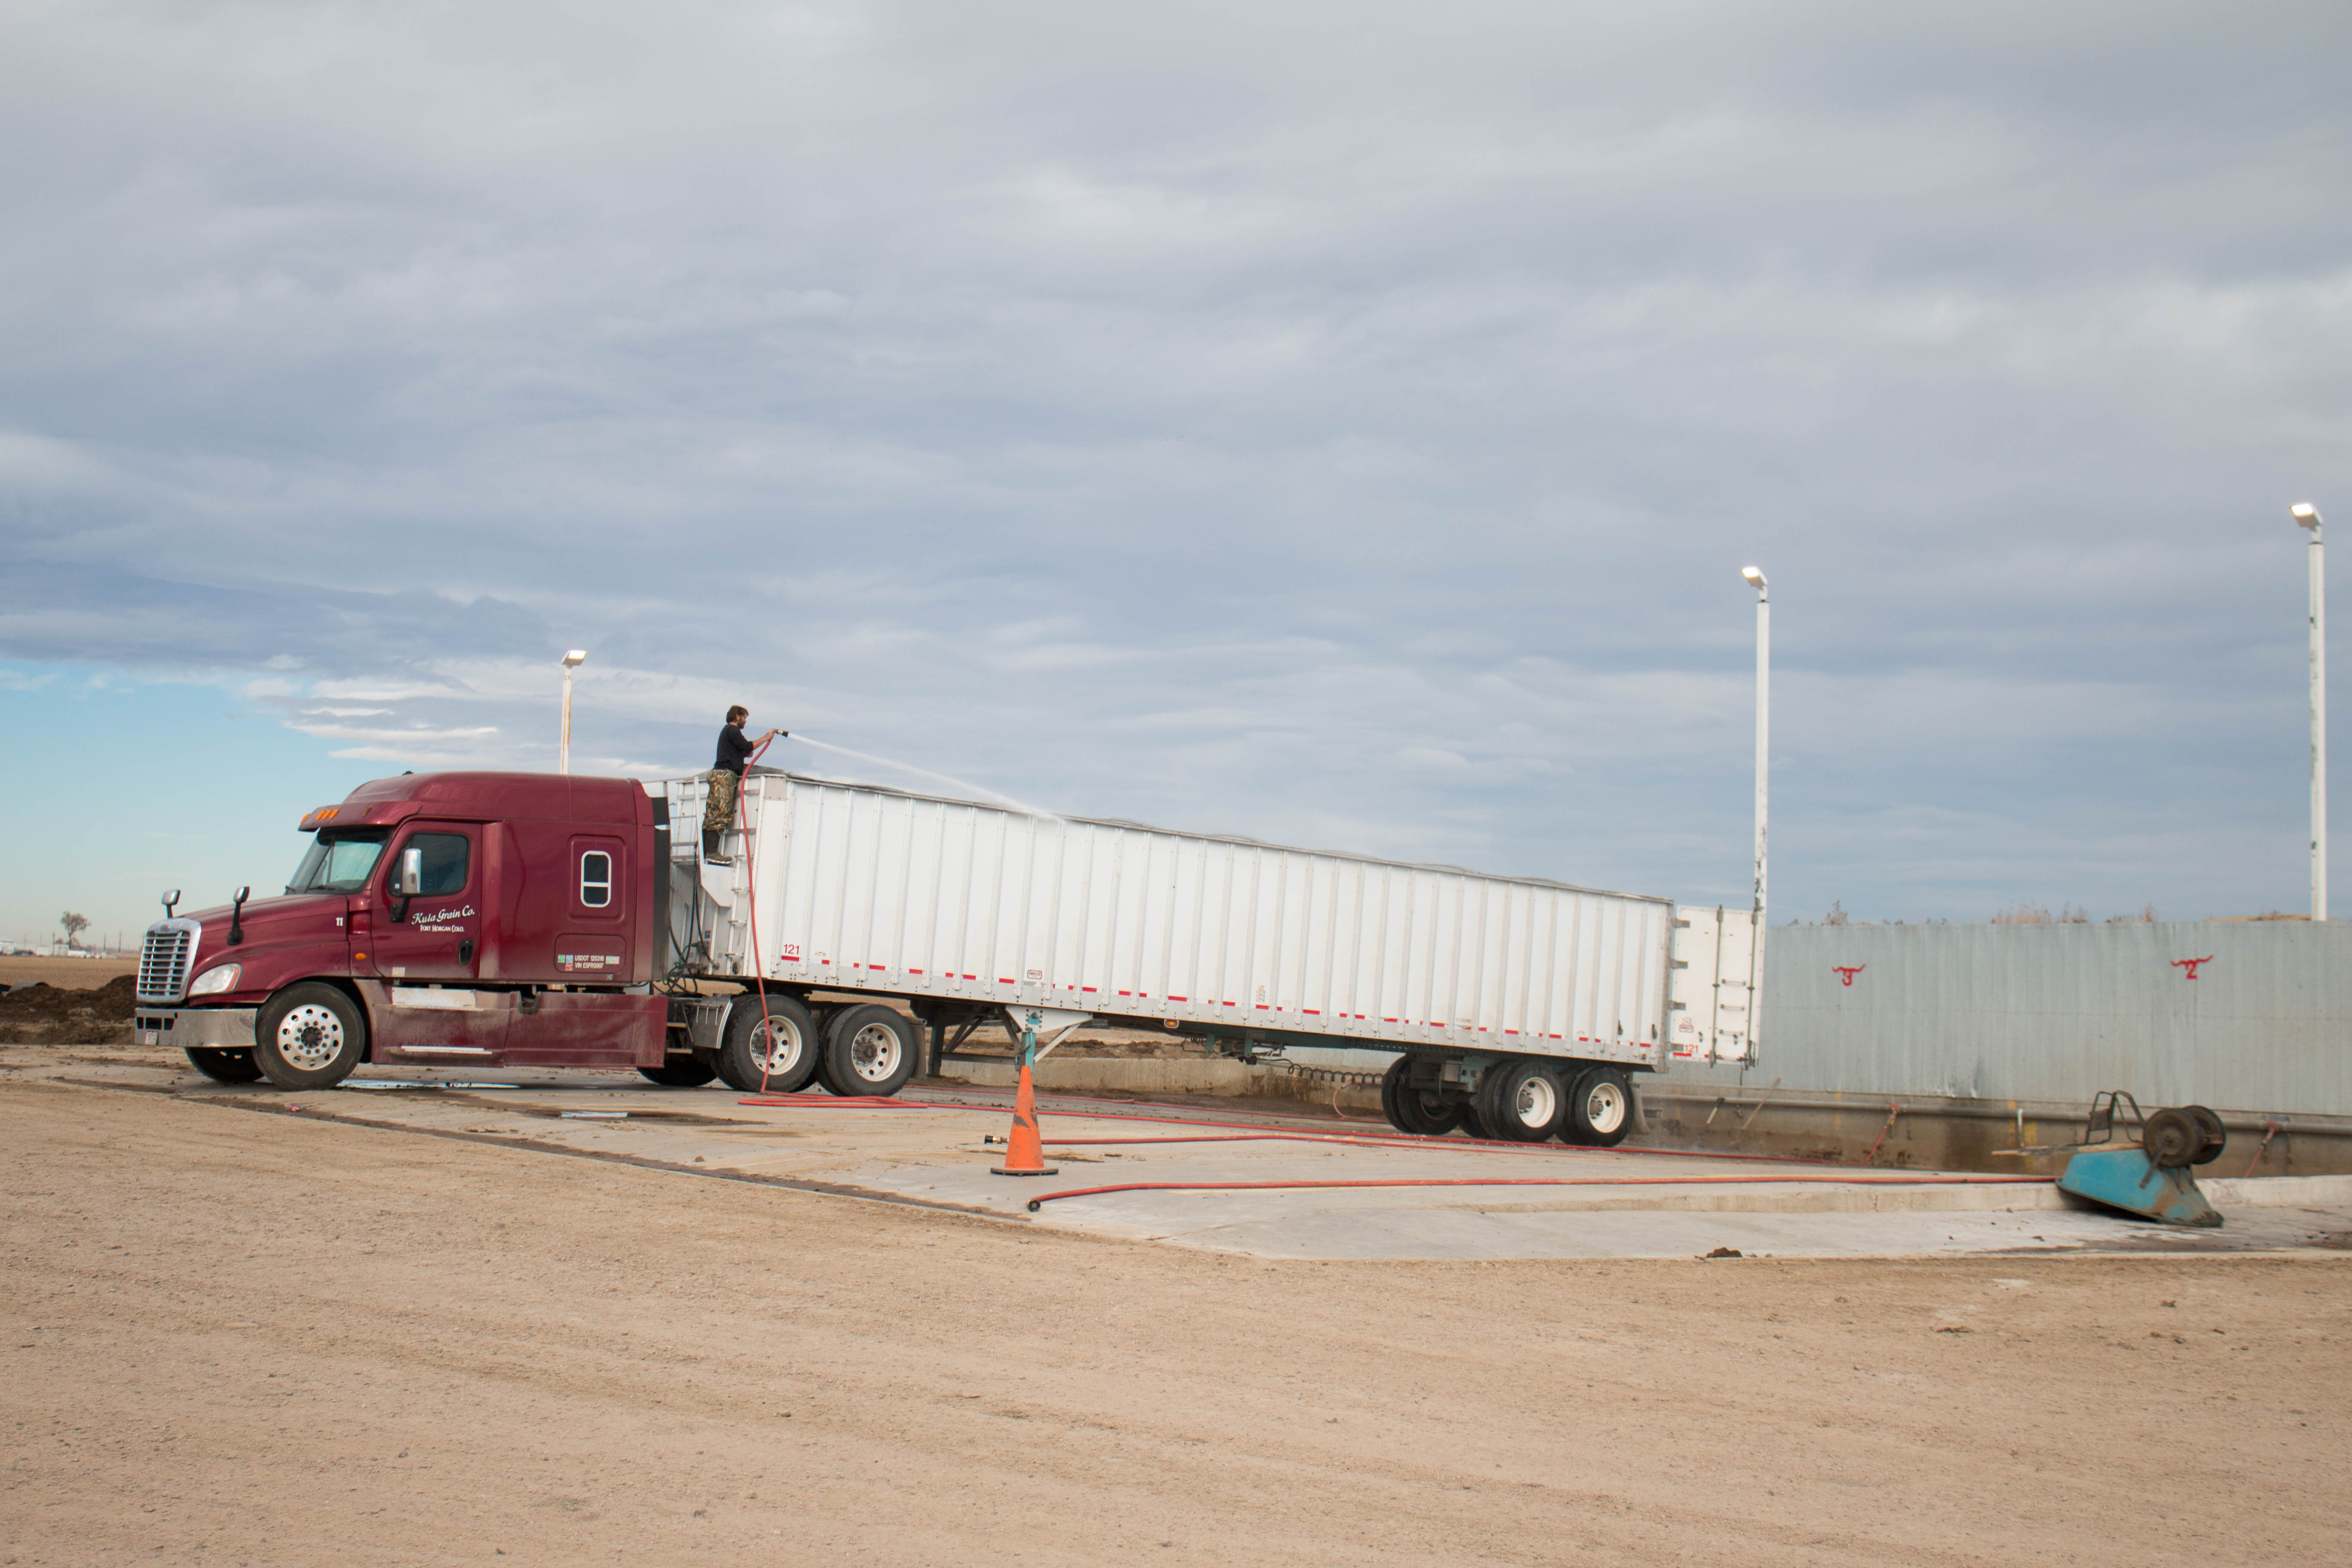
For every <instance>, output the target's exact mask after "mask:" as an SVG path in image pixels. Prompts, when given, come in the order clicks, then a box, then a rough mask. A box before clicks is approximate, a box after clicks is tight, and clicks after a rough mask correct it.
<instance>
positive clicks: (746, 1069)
mask: <svg viewBox="0 0 2352 1568" xmlns="http://www.w3.org/2000/svg"><path fill="white" fill-rule="evenodd" d="M763 1047H764V1048H763ZM817 1049H818V1047H817V1033H816V1020H815V1019H814V1018H812V1017H810V1016H809V1010H808V1009H807V1008H806V1007H803V1006H802V1005H801V1004H800V1003H799V1002H798V1001H796V1000H795V999H793V997H790V996H777V995H771V996H770V997H769V998H768V1015H767V1025H766V1029H765V1032H764V1034H763V1033H762V1030H761V1018H760V998H759V997H758V996H757V995H753V994H744V995H741V996H738V997H737V998H735V1005H733V1006H732V1007H730V1008H729V1009H727V1027H726V1030H725V1031H724V1033H723V1034H722V1035H721V1036H720V1038H719V1062H718V1071H719V1077H720V1078H722V1079H726V1080H727V1087H728V1088H730V1089H734V1090H736V1091H737V1092H738V1093H740V1094H798V1093H799V1092H800V1091H801V1090H802V1089H806V1088H807V1087H808V1080H809V1079H812V1078H814V1077H815V1076H816V1070H817Z"/></svg>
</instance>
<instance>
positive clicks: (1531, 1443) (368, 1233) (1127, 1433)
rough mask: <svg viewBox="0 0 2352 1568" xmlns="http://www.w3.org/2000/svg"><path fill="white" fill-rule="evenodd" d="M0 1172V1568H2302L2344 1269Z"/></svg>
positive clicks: (546, 1168) (251, 1135)
mask: <svg viewBox="0 0 2352 1568" xmlns="http://www.w3.org/2000/svg"><path fill="white" fill-rule="evenodd" d="M256 1103H260V1104H265V1105H266V1104H271V1103H274V1102H271V1101H267V1100H264V1101H258V1102H256ZM0 1128H5V1139H0V1143H4V1144H5V1147H4V1148H0V1159H5V1173H0V1180H4V1181H5V1199H0V1205H5V1229H0V1260H5V1268H0V1317H5V1328H6V1330H7V1333H6V1336H5V1340H0V1347H5V1348H0V1354H5V1355H7V1356H8V1357H10V1358H11V1360H10V1361H9V1363H8V1365H9V1368H10V1375H8V1376H7V1377H6V1378H5V1379H0V1401H5V1417H0V1419H5V1426H0V1431H5V1448H6V1450H7V1458H6V1464H7V1479H6V1483H5V1486H6V1492H5V1498H6V1501H5V1518H6V1521H7V1525H6V1531H5V1537H6V1541H5V1545H4V1546H0V1561H5V1562H6V1563H26V1564H31V1563H74V1564H83V1563H130V1562H132V1561H137V1562H142V1563H146V1562H155V1561H166V1562H175V1563H257V1564H259V1563H269V1564H276V1563H289V1564H291V1563H320V1562H336V1563H387V1564H390V1563H400V1564H412V1563H494V1562H496V1563H509V1562H510V1563H589V1562H605V1561H611V1562H624V1563H625V1562H646V1563H697V1564H702V1563H709V1564H726V1563H761V1564H773V1563H778V1562H817V1563H835V1562H839V1563H850V1562H855V1563H950V1562H956V1563H969V1562H985V1563H995V1562H1020V1563H1033V1564H1060V1563H1069V1564H1096V1563H1134V1562H1157V1563H1241V1564H1250V1563H1333V1562H1373V1563H1580V1562H1591V1563H1685V1562H1687V1563H1791V1564H1794V1563H1823V1564H1835V1563H1854V1564H1863V1563H1867V1564H1872V1565H1878V1564H1885V1563H1922V1564H1935V1563H1974V1562H1983V1561H1998V1562H2002V1563H2013V1562H2053V1563H2074V1562H2091V1561H2097V1562H2100V1563H2107V1562H2116V1561H2153V1562H2160V1563H2243V1562H2264V1561H2297V1562H2312V1563H2318V1562H2344V1561H2347V1560H2352V1526H2347V1518H2352V1510H2347V1507H2346V1504H2347V1496H2348V1495H2352V1493H2347V1483H2346V1480H2345V1459H2346V1457H2347V1454H2352V1410H2348V1409H2347V1405H2346V1402H2345V1401H2344V1400H2343V1399H2342V1398H2341V1397H2340V1392H2341V1390H2342V1389H2343V1388H2344V1387H2345V1386H2346V1380H2347V1373H2352V1259H2346V1258H2328V1257H2320V1258H2308V1257H2306V1258H2273V1257H2242V1258H2200V1259H2195V1260H2191V1259H2187V1258H2031V1259H2028V1258H1996V1259H1972V1260H1967V1261H1954V1262H1867V1263H1852V1262H1840V1263H1793V1262H1773V1261H1767V1260H1761V1259H1725V1260H1720V1261H1713V1262H1701V1261H1696V1260H1694V1261H1689V1262H1673V1263H1655V1262H1653V1263H1628V1262H1622V1261H1621V1262H1600V1263H1558V1262H1540V1263H1512V1264H1464V1263H1451V1264H1447V1263H1433V1264H1339V1263H1329V1264H1316V1263H1265V1262H1262V1261H1257V1260H1251V1259H1243V1258H1226V1257H1221V1256H1218V1255H1213V1254H1202V1253H1199V1252H1192V1251H1185V1250H1180V1249H1176V1248H1171V1247H1156V1246H1153V1245H1150V1244H1146V1243H1122V1242H1108V1241H1101V1240H1094V1239H1087V1238H1084V1237H1072V1236H1066V1235H1056V1234H1051V1233H1045V1232H1040V1231H1034V1230H1031V1229H1028V1228H1026V1227H1024V1226H1019V1225H1013V1224H1006V1223H1002V1222H997V1221H990V1220H982V1219H976V1218H971V1217H969V1216H965V1215H956V1214H947V1213H940V1212H936V1211H927V1210H922V1209H916V1208H906V1207H896V1206H889V1205H879V1204H874V1203H866V1202H860V1201H856V1200H853V1199H846V1198H835V1197H828V1196H823V1195H818V1194H803V1193H797V1192H791V1191H785V1190H780V1189H775V1188H763V1187H755V1186H747V1185H743V1184H736V1183H730V1182H724V1181H715V1180H709V1179H705V1178H699V1177H694V1176H685V1175H677V1174H671V1173H663V1172H658V1171H649V1170H643V1169H638V1168H633V1167H626V1166H616V1165H609V1164H601V1163H595V1162H593V1161H587V1160H581V1159H573V1158H563V1157H559V1156H551V1155H547V1154H542V1153H537V1152H530V1151H528V1150H517V1149H507V1148H499V1147H496V1146H491V1145H485V1144H473V1143H464V1142H451V1141H447V1140H439V1139H421V1138H415V1137H411V1136H406V1135H404V1134H400V1133H396V1132H385V1131H374V1130H370V1129H365V1128H358V1127H352V1126H347V1125H335V1124H331V1123H321V1122H317V1121H305V1120H303V1119H301V1118H299V1117H296V1116H289V1115H286V1114H284V1113H283V1112H282V1111H275V1110H246V1109H236V1108H232V1107H230V1106H226V1105H220V1104H204V1103H195V1102H191V1101H187V1100H172V1099H168V1098H166V1097H164V1096H162V1095H157V1094H142V1093H132V1092H124V1091H121V1090H106V1089H87V1088H79V1087H73V1086H68V1085H58V1084H54V1083H34V1082H28V1081H26V1080H25V1079H22V1078H16V1077H13V1076H12V1077H10V1078H7V1079H0Z"/></svg>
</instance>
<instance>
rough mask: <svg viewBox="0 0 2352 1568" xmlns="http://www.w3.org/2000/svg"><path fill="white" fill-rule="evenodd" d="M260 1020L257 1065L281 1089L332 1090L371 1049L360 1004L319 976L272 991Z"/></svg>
mask: <svg viewBox="0 0 2352 1568" xmlns="http://www.w3.org/2000/svg"><path fill="white" fill-rule="evenodd" d="M257 1023H258V1027H257V1028H256V1029H255V1030H254V1031H253V1035H254V1043H253V1065H254V1066H256V1067H257V1068H260V1069H261V1076H262V1077H264V1078H266V1079H268V1080H269V1081H270V1082H272V1083H274V1084H276V1085H277V1086H278V1088H280V1089H332V1088H333V1087H334V1086H335V1085H337V1084H339V1083H341V1082H342V1081H343V1079H347V1078H349V1077H350V1076H351V1074H352V1068H355V1067H357V1066H359V1065H360V1058H362V1057H363V1056H365V1055H366V1054H367V1020H366V1018H364V1017H363V1016H362V1015H361V1013H360V1009H359V1005H358V1004H357V1003H355V1002H353V1001H352V999H351V998H350V997H348V996H346V995H344V994H342V993H341V992H340V991H338V990H336V989H335V988H334V987H333V986H331V985H321V984H319V983H318V982H316V981H306V982H304V983H303V984H299V985H289V986H288V987H287V988H286V989H285V990H283V991H280V992H279V993H278V994H277V995H275V996H272V997H271V998H270V999H269V1005H268V1006H266V1007H264V1008H262V1010H261V1016H260V1018H259V1019H258V1020H257Z"/></svg>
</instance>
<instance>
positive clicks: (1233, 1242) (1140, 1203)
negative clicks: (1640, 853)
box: [5, 1050, 2352, 1260]
mask: <svg viewBox="0 0 2352 1568" xmlns="http://www.w3.org/2000/svg"><path fill="white" fill-rule="evenodd" d="M5 1066H6V1067H7V1068H11V1069H13V1070H15V1071H17V1072H28V1073H32V1074H35V1075H37V1076H45V1077H53V1078H58V1079H66V1080H69V1081H73V1082H76V1083H80V1084H85V1085H89V1086H90V1087H102V1088H109V1089H119V1090H122V1091H127V1092H146V1093H152V1094H163V1095H169V1096H172V1097H174V1098H177V1099H180V1100H185V1101H187V1102H189V1103H190V1106H191V1109H192V1110H194V1109H195V1108H197V1107H199V1106H201V1107H204V1108H205V1109H206V1110H217V1111H218V1112H220V1113H224V1114H234V1113H245V1114H267V1115H273V1116H303V1117H312V1118H319V1119H322V1120H333V1121H342V1122H347V1123H351V1124H354V1125H358V1126H365V1127H369V1128H372V1129H375V1130H378V1131H384V1132H387V1133H393V1134H408V1135H415V1136H431V1137H444V1138H461V1139H467V1140H469V1141H477V1142H488V1143H497V1144H503V1145H508V1146H511V1147H515V1148H517V1149H521V1150H530V1151H535V1152H541V1153H549V1154H559V1155H566V1156H572V1157H582V1158H587V1159H592V1160H602V1161H615V1162H624V1163H629V1164H633V1165H639V1166H651V1167H656V1168H661V1169H667V1170H671V1171H675V1172H677V1173H681V1174H691V1175H697V1176H705V1177H712V1178H719V1179H729V1180H735V1181H747V1182H757V1183H763V1184H782V1185H789V1186H793V1187H798V1188H803V1189H806V1190H813V1191H820V1192H826V1193H831V1194H838V1195H840V1196H844V1197H850V1198H862V1199H866V1200H868V1201H877V1202H887V1203H894V1204H908V1205H922V1206H940V1207H948V1208H953V1209H956V1210H960V1211H964V1212H969V1213H977V1214H982V1215H989V1216H992V1217H996V1218H1000V1219H1002V1220H1003V1221H1005V1222H1007V1223H1012V1224H1017V1225H1024V1226H1037V1227H1041V1228H1048V1229H1055V1230H1061V1231H1070V1232H1079V1233H1085V1234H1092V1235H1098V1236H1102V1237H1117V1238H1120V1239H1129V1240H1143V1241H1151V1242H1160V1243H1165V1244H1169V1245H1173V1246H1179V1247H1191V1248H1199V1249H1203V1250H1208V1251H1214V1252H1224V1253H1235V1254H1242V1255H1246V1256H1253V1257H1263V1258H1302V1259H1331V1260H1337V1259H1465V1260H1467V1259H1506V1258H1675V1257H1682V1258H1688V1257H1695V1256H1705V1255H1707V1254H1709V1253H1713V1252H1716V1251H1717V1249H1722V1248H1728V1249H1732V1250H1736V1251H1737V1252H1738V1253H1740V1254H1742V1255H1745V1256H1750V1257H1755V1256H1764V1257H1779V1258H1855V1257H1932V1256H1939V1255H1968V1254H2003V1253H2021V1254H2047V1253H2158V1254H2162V1253H2186V1254H2210V1253H2246V1252H2267V1251H2283V1250H2307V1249H2324V1250H2344V1249H2347V1248H2352V1178H2347V1177H2322V1178H2314V1179H2311V1180H2309V1181H2300V1182H2288V1183H2265V1182H2263V1181H2255V1182H2251V1183H2220V1182H2217V1183H2213V1184H2210V1193H2211V1195H2212V1197H2213V1199H2214V1201H2215V1205H2216V1206H2217V1207H2218V1208H2220V1209H2221V1211H2222V1213H2223V1214H2224V1215H2225V1216H2226V1218H2227V1224H2226V1225H2225V1226H2223V1227H2222V1228H2221V1229H2219V1230H2185V1229H2179V1228H2175V1227H2171V1226H2159V1225H2155V1224H2152V1223H2148V1222H2144V1221H2139V1220H2137V1219H2134V1218H2132V1217H2131V1216H2127V1215H2116V1214H2113V1213H2110V1212H2107V1211H2105V1210H2098V1209H2093V1208H2090V1207H2087V1206H2085V1205H2081V1204H2079V1203H2077V1202H2076V1201H2075V1200H2074V1199H2072V1198H2069V1197H2066V1196H2064V1195H2063V1194H2059V1193H2058V1192H2057V1191H2056V1189H2055V1188H2054V1187H2053V1186H2052V1185H2051V1184H2048V1183H2047V1182H2015V1181H2007V1182H2005V1181H2000V1180H1999V1179H1997V1178H1990V1177H1985V1176H1982V1175H1969V1176H1959V1175H1953V1176H1939V1175H1938V1174H1937V1173H1922V1172H1916V1171H1889V1170H1867V1169H1863V1168H1858V1167H1854V1166H1837V1165H1824V1164H1819V1163H1801V1162H1794V1161H1775V1160H1758V1159H1738V1158H1732V1157H1726V1156H1720V1155H1690V1154H1683V1153H1675V1152H1664V1151H1644V1150H1638V1149H1632V1148H1624V1149H1619V1150H1613V1151H1594V1150H1578V1149H1570V1148H1568V1147H1566V1146H1564V1145H1560V1144H1548V1145H1532V1146H1530V1145H1513V1144H1499V1145H1498V1144H1474V1143H1472V1142H1468V1141H1467V1140H1465V1139H1462V1138H1459V1137H1454V1138H1447V1139H1436V1140H1429V1139H1407V1138H1404V1137H1402V1136H1401V1135H1399V1134H1397V1133H1394V1132H1393V1131H1391V1130H1389V1129H1388V1128H1387V1127H1386V1126H1385V1125H1382V1124H1381V1123H1378V1122H1366V1121H1342V1120H1337V1119H1333V1118H1330V1117H1310V1116H1302V1115H1299V1114H1297V1112H1296V1111H1295V1110H1293V1111H1290V1112H1288V1113H1284V1112H1281V1111H1277V1110H1267V1109H1265V1108H1262V1107H1251V1106H1234V1105H1212V1106H1202V1105H1200V1104H1198V1103H1192V1104H1175V1103H1157V1102H1150V1101H1139V1100H1118V1099H1114V1098H1109V1097H1077V1096H1051V1095H1049V1096H1041V1097H1040V1100H1039V1105H1040V1125H1041V1128H1042V1130H1043V1131H1044V1133H1045V1148H1046V1153H1047V1159H1048V1162H1049V1163H1052V1164H1054V1165H1055V1166H1057V1167H1058V1173H1057V1174H1055V1175H1051V1176H1039V1177H1010V1176H999V1175H994V1174H992V1173H991V1171H990V1167H991V1166H992V1165H994V1164H997V1163H1002V1162H1003V1158H1004V1151H1003V1145H1002V1142H1001V1140H1002V1139H1003V1135H1004V1134H1005V1132H1006V1131H1007V1129H1008V1125H1009V1116H1008V1110H1009V1105H1010V1095H1009V1093H1007V1092H1005V1091H1003V1090H997V1089H984V1088H973V1087H970V1086H956V1085H949V1084H937V1083H934V1084H924V1085H917V1086H910V1087H909V1089H907V1090H906V1091H905V1092H904V1093H903V1094H902V1095H901V1096H900V1097H899V1099H898V1100H896V1101H894V1102H891V1103H887V1104H884V1105H879V1106H872V1105H865V1104H860V1103H857V1102H854V1101H844V1100H835V1099H833V1098H832V1097H831V1096H828V1095H825V1094H824V1093H823V1092H822V1091H815V1092H812V1093H810V1094H808V1095H805V1096H801V1097H793V1098H791V1099H789V1100H784V1101H782V1102H781V1103H765V1104H762V1103H751V1102H747V1097H745V1096H743V1095H740V1094H739V1093H737V1092H735V1091H734V1090H731V1089H726V1088H724V1087H723V1086H719V1085H716V1084H714V1085H712V1086H710V1087H709V1088H706V1089H663V1088H659V1087H656V1086H655V1085H652V1084H649V1083H646V1081H645V1080H644V1079H641V1078H638V1077H637V1076H636V1075H635V1074H634V1073H629V1074H618V1073H607V1072H590V1071H580V1070H571V1069H566V1070H560V1071H557V1070H548V1071H530V1070H520V1071H517V1070H496V1071H477V1072H474V1073H467V1072H463V1071H448V1070H439V1069H413V1068H370V1069H368V1070H367V1072H366V1073H365V1074H364V1075H363V1076H361V1077H358V1078H354V1079H352V1080H350V1081H349V1082H347V1083H346V1084H345V1085H343V1086H341V1087H340V1088H338V1089H333V1090H329V1091H324V1092H317V1093H293V1094H289V1093H284V1092H281V1091H279V1090H277V1089H271V1088H268V1086H242V1085H239V1086H232V1085H224V1084H217V1083H214V1082H212V1081H211V1080H210V1079H205V1078H202V1077H201V1076H199V1075H197V1074H195V1073H194V1072H193V1071H190V1070H186V1069H184V1068H173V1067H172V1066H170V1065H168V1064H167V1063H166V1062H165V1061H164V1060H163V1059H162V1058H157V1059H155V1060H153V1061H142V1060H140V1059H138V1058H137V1057H135V1056H133V1055H130V1054H125V1055H121V1056H106V1057H96V1058H94V1057H92V1056H89V1055H83V1056H79V1058H78V1059H71V1060H60V1059H58V1058H56V1057H54V1056H49V1057H48V1058H47V1059H46V1060H44V1059H43V1057H42V1054H41V1053H37V1052H32V1051H27V1050H13V1051H10V1052H8V1053H7V1054H6V1057H5ZM1203 1183H1218V1184H1248V1183H1264V1184H1273V1185H1268V1186H1266V1187H1264V1188H1259V1189H1255V1190H1192V1191H1167V1190H1128V1191H1118V1192H1105V1193H1097V1194H1086V1195H1074V1196H1058V1195H1056V1194H1070V1193H1073V1192H1075V1191H1076V1190H1077V1189H1084V1188H1092V1187H1104V1186H1120V1187H1134V1186H1136V1185H1138V1184H1151V1185H1154V1186H1156V1185H1159V1184H1203ZM1310 1183H1334V1184H1338V1183H1349V1184H1352V1183H1381V1184H1385V1183H1430V1184H1429V1185H1362V1186H1315V1185H1297V1184H1310ZM2339 1188H2340V1189H2341V1190H2338V1189H2339ZM1033 1202H1035V1203H1037V1205H1038V1206H1037V1207H1036V1209H1034V1211H1033V1210H1032V1209H1031V1207H1030V1206H1029V1205H1031V1204H1032V1203H1033Z"/></svg>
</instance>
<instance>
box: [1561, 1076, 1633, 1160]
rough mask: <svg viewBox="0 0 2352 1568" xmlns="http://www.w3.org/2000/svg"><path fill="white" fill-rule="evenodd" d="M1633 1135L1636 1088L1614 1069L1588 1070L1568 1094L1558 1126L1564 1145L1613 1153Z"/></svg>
mask: <svg viewBox="0 0 2352 1568" xmlns="http://www.w3.org/2000/svg"><path fill="white" fill-rule="evenodd" d="M1631 1131H1633V1083H1632V1081H1631V1080H1630V1079H1627V1078H1626V1077H1625V1075H1624V1074H1623V1073H1622V1072H1619V1071H1618V1070H1617V1069H1616V1068H1586V1069H1585V1070H1584V1074H1583V1076H1582V1077H1580V1078H1579V1079H1577V1080H1576V1087H1575V1089H1571V1090H1570V1092H1569V1097H1568V1114H1567V1116H1565V1117H1564V1118H1562V1119H1561V1121H1560V1124H1559V1139H1560V1142H1563V1143H1580V1144H1583V1145H1584V1146H1585V1147H1587V1148H1591V1149H1614V1148H1615V1147H1617V1145H1618V1144H1620V1143H1622V1142H1625V1135H1626V1134H1627V1133H1629V1132H1631Z"/></svg>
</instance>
